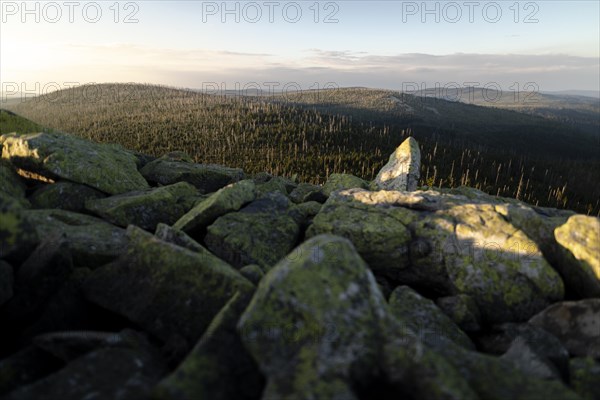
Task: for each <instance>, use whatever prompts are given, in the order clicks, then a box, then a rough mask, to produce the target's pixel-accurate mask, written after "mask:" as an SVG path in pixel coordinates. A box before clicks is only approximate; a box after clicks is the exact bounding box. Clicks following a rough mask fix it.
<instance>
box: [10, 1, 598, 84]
mask: <svg viewBox="0 0 600 400" xmlns="http://www.w3.org/2000/svg"><path fill="white" fill-rule="evenodd" d="M1 3H2V4H1V10H2V21H1V22H2V25H1V27H0V80H1V81H2V82H3V84H4V83H6V82H16V83H19V84H21V83H25V84H26V85H28V86H27V88H31V87H32V85H33V86H35V83H36V82H39V83H40V85H41V86H42V87H43V86H44V85H45V84H47V83H48V82H57V83H58V84H59V85H63V84H64V85H66V84H68V82H78V83H82V84H83V83H89V82H107V81H109V82H114V81H119V82H132V81H135V82H148V83H161V84H167V85H175V86H185V87H193V88H201V87H202V86H205V87H206V86H207V85H211V84H212V83H211V82H215V83H218V84H219V85H223V84H224V85H225V86H226V88H227V89H234V88H235V83H236V82H237V83H239V84H240V85H241V86H244V85H245V84H248V83H249V82H258V83H259V84H260V85H263V83H264V82H272V81H275V82H278V83H279V84H280V87H282V86H284V85H285V84H288V83H290V82H297V83H298V84H299V85H300V86H301V87H302V88H308V87H314V86H323V85H325V84H326V83H328V82H334V83H335V84H336V85H339V86H371V87H385V88H392V89H401V88H402V86H403V84H406V83H411V82H417V83H419V84H421V85H426V86H428V87H430V86H432V85H434V84H435V83H436V82H438V83H440V84H441V85H445V84H448V83H452V82H458V83H465V82H479V83H481V84H486V83H490V82H496V83H498V84H499V85H500V87H502V88H506V89H508V87H509V86H511V85H513V84H514V83H517V84H519V85H525V84H526V83H527V82H535V83H536V84H538V86H539V87H540V90H566V89H592V90H598V87H599V78H598V75H599V74H600V69H599V68H600V67H599V57H600V28H599V22H598V21H599V18H600V10H599V3H600V2H598V1H595V0H594V1H536V2H526V1H522V2H517V1H497V2H489V1H476V2H471V4H473V6H472V8H471V9H470V8H469V6H468V5H467V2H465V1H457V2H427V3H426V8H427V9H428V10H433V13H430V14H427V15H422V11H423V6H422V5H423V2H421V1H419V2H406V1H334V2H327V1H320V2H316V1H298V2H288V1H276V2H271V3H269V2H263V1H257V2H245V1H241V2H227V7H228V8H229V9H235V7H236V4H237V10H238V12H237V15H238V17H239V22H236V21H235V17H236V13H235V12H234V13H233V14H227V15H223V13H222V11H223V2H221V1H218V2H201V1H138V2H126V1H121V2H115V1H114V0H111V1H98V2H96V3H95V4H99V7H100V10H101V11H102V15H101V16H99V17H98V22H96V23H91V22H90V21H91V20H93V19H94V18H95V16H96V14H95V7H96V6H95V4H91V3H92V2H87V1H80V2H78V3H79V6H78V7H76V8H75V9H73V11H74V12H73V22H72V23H71V22H69V9H68V7H67V6H65V5H64V3H63V2H61V1H58V2H55V3H53V5H49V4H50V3H52V2H33V1H29V2H27V7H28V8H29V9H30V10H33V13H31V14H27V15H24V10H23V7H22V5H21V4H22V2H21V1H16V2H12V1H6V0H2V1H1ZM248 3H253V5H252V6H247V4H248ZM449 3H452V5H450V6H449V5H448V4H449ZM36 4H38V5H37V6H36ZM115 4H116V6H117V7H115ZM270 4H272V6H271V5H270ZM436 4H437V11H435V10H436V8H435V7H436ZM55 5H58V6H55ZM35 7H37V9H36V8H35ZM84 7H87V8H86V10H87V14H85V15H84V13H83V8H84ZM270 7H272V8H270ZM116 8H118V9H119V15H118V22H117V23H115V21H114V18H115V10H116ZM284 8H285V9H286V10H287V13H284V11H283V10H284ZM298 8H299V9H300V10H301V11H302V15H301V16H298V18H297V19H298V21H297V22H296V23H292V22H291V21H292V20H293V19H294V18H295V17H296V15H297V14H296V12H295V10H296V9H298ZM257 9H259V10H260V11H261V13H262V17H261V18H260V19H259V18H257V14H256V10H257ZM316 9H318V10H319V14H318V16H317V15H315V10H316ZM484 9H485V10H487V12H486V13H484ZM497 9H499V10H501V13H502V15H497V14H496V10H497ZM517 9H518V10H519V13H518V15H517V14H515V12H516V10H517ZM57 10H60V12H61V17H60V18H58V14H57ZM270 10H273V11H274V13H273V19H274V21H273V22H270V21H269V11H270ZM470 10H472V11H473V14H472V17H473V21H472V22H470V21H469V19H470V15H469V11H470ZM203 11H204V13H203ZM210 11H212V13H211V12H210ZM457 11H460V12H461V13H462V15H461V16H459V15H458V14H457ZM132 12H134V15H133V16H132V17H133V18H134V19H137V22H135V23H124V21H123V20H124V18H125V17H126V15H128V14H130V13H132ZM331 13H333V14H332V16H331V18H332V19H337V22H333V23H324V19H325V18H326V16H327V15H329V14H331ZM36 14H37V15H36ZM36 16H38V17H39V19H40V21H39V22H36V21H35V17H36ZM436 17H438V18H439V22H436V20H435V19H436ZM528 17H529V18H528ZM22 18H26V20H25V22H23V21H22ZM86 18H87V21H86ZM222 18H226V20H225V22H223V21H222ZM286 18H287V20H286ZM315 18H317V20H318V22H315ZM422 18H426V19H425V20H424V21H423V20H422ZM252 19H257V20H258V21H257V22H255V23H252V22H251V20H252ZM494 19H496V20H497V22H494V23H493V22H492V21H493V20H494ZM515 19H517V21H516V22H515ZM51 20H58V22H55V23H51ZM451 20H456V21H457V22H455V23H452V22H451ZM526 20H527V21H529V22H530V23H526ZM535 20H537V22H535Z"/></svg>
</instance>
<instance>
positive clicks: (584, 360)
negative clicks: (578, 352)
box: [569, 357, 600, 400]
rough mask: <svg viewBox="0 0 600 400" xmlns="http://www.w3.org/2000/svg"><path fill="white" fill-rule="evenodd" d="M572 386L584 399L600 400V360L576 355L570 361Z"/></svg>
mask: <svg viewBox="0 0 600 400" xmlns="http://www.w3.org/2000/svg"><path fill="white" fill-rule="evenodd" d="M569 367H570V369H569V371H570V377H571V387H572V388H573V390H575V392H577V394H579V395H580V396H581V398H582V399H584V400H600V362H598V361H595V360H594V359H593V358H592V357H575V358H572V359H571V361H570V363H569Z"/></svg>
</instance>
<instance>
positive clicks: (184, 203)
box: [85, 182, 198, 231]
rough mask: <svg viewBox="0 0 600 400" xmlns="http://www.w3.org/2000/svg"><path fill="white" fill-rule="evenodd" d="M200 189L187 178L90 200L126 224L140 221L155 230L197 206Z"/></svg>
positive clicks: (93, 207)
mask: <svg viewBox="0 0 600 400" xmlns="http://www.w3.org/2000/svg"><path fill="white" fill-rule="evenodd" d="M197 200H198V190H197V189H196V188H195V187H194V186H192V185H190V184H189V183H186V182H179V183H175V184H173V185H169V186H162V187H159V188H155V189H146V190H143V191H135V192H129V193H124V194H120V195H116V196H111V197H107V198H105V199H96V200H89V201H87V202H86V203H85V207H86V209H87V210H89V211H91V212H93V213H94V214H97V215H99V216H100V217H102V218H103V219H105V220H107V221H109V222H111V223H113V224H115V225H117V226H121V227H124V228H126V227H127V226H128V225H136V226H139V227H140V228H142V229H145V230H148V231H154V230H155V229H156V225H158V224H159V223H160V222H163V223H165V224H168V225H172V224H174V223H175V222H177V220H179V218H181V217H182V216H183V215H184V214H185V213H186V212H188V211H189V210H190V209H191V208H193V207H194V205H195V203H196V201H197Z"/></svg>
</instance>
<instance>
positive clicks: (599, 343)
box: [529, 299, 600, 358]
mask: <svg viewBox="0 0 600 400" xmlns="http://www.w3.org/2000/svg"><path fill="white" fill-rule="evenodd" d="M529 323H530V324H532V325H535V326H538V327H540V328H542V329H544V330H546V331H548V332H550V333H551V334H553V335H554V336H556V337H557V338H559V339H560V340H561V342H562V343H563V344H564V345H565V347H566V348H567V350H569V353H570V354H571V355H573V356H582V357H585V356H591V357H595V358H600V299H586V300H580V301H565V302H562V303H556V304H553V305H551V306H550V307H548V308H546V309H545V310H544V311H542V312H540V313H539V314H537V315H535V316H534V317H533V318H531V319H530V320H529Z"/></svg>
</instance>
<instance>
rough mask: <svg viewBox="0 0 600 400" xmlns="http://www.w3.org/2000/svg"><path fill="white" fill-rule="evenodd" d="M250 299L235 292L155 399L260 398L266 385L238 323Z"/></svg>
mask: <svg viewBox="0 0 600 400" xmlns="http://www.w3.org/2000/svg"><path fill="white" fill-rule="evenodd" d="M249 301H250V298H249V296H247V295H246V296H243V295H241V294H240V293H236V294H235V295H234V296H233V297H232V298H231V300H230V301H229V302H228V303H227V304H226V305H225V306H224V307H223V309H222V310H221V311H220V312H219V313H218V314H217V315H216V316H215V318H214V319H213V320H212V322H211V324H210V325H209V327H208V328H207V329H206V332H204V334H203V335H202V338H200V340H199V341H198V343H197V344H196V346H195V347H194V348H193V349H192V351H191V352H190V353H189V354H188V356H187V357H186V359H185V360H184V361H183V362H182V363H181V364H180V365H179V366H178V367H177V369H176V370H175V371H174V372H173V373H171V374H170V375H169V376H168V377H166V378H165V379H163V380H162V381H161V382H160V384H159V385H158V386H157V387H156V389H155V390H154V393H153V396H152V399H155V400H196V399H211V400H212V399H214V400H229V399H241V400H243V399H257V398H259V397H260V394H261V392H262V389H263V385H264V378H263V377H262V376H261V374H260V372H259V370H258V366H257V365H256V363H255V361H254V360H253V359H252V357H251V356H250V355H249V354H248V353H247V351H246V349H245V348H244V346H243V345H242V342H241V340H240V337H239V334H238V332H237V331H236V325H237V322H238V320H239V318H240V315H241V314H242V312H244V309H245V308H246V306H247V305H248V302H249Z"/></svg>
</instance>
